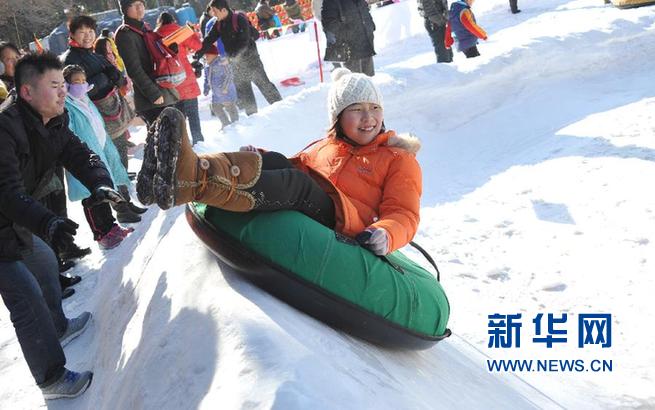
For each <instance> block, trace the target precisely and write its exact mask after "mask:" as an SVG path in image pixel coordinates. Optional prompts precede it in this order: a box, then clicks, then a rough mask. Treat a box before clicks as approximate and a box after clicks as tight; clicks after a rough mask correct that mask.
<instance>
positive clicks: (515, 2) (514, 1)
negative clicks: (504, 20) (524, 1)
mask: <svg viewBox="0 0 655 410" xmlns="http://www.w3.org/2000/svg"><path fill="white" fill-rule="evenodd" d="M509 8H510V9H511V10H512V13H518V11H519V0H509Z"/></svg>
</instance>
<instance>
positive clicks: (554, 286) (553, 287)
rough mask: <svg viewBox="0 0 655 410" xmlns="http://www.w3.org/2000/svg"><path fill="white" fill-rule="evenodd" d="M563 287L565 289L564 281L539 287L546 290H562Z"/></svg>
mask: <svg viewBox="0 0 655 410" xmlns="http://www.w3.org/2000/svg"><path fill="white" fill-rule="evenodd" d="M564 289H566V284H564V283H555V284H552V285H548V286H545V287H543V288H541V290H544V291H546V292H562V291H564Z"/></svg>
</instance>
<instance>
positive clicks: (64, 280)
mask: <svg viewBox="0 0 655 410" xmlns="http://www.w3.org/2000/svg"><path fill="white" fill-rule="evenodd" d="M81 280H82V278H80V277H79V276H76V275H73V276H66V275H59V285H61V290H64V289H66V288H68V287H71V286H73V285H76V284H78V283H80V281H81Z"/></svg>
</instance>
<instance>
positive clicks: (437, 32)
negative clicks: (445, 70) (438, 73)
mask: <svg viewBox="0 0 655 410" xmlns="http://www.w3.org/2000/svg"><path fill="white" fill-rule="evenodd" d="M424 25H425V29H426V30H427V31H428V35H429V36H430V40H432V47H434V52H435V53H436V54H437V63H452V62H453V50H451V49H449V48H446V45H445V44H444V40H445V37H446V27H445V26H438V25H436V24H432V22H431V21H430V20H428V19H425V21H424Z"/></svg>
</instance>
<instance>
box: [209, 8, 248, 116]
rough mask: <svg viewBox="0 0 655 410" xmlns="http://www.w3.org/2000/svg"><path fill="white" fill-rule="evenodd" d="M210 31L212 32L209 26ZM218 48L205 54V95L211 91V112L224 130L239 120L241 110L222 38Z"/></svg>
mask: <svg viewBox="0 0 655 410" xmlns="http://www.w3.org/2000/svg"><path fill="white" fill-rule="evenodd" d="M210 23H212V20H210ZM208 30H211V27H209V24H208ZM216 46H217V47H215V48H213V49H210V50H209V51H207V53H206V54H205V61H206V62H207V65H206V66H205V83H204V87H203V94H204V95H209V91H211V93H212V104H211V111H212V113H213V114H214V115H216V116H217V117H218V118H219V119H220V120H221V123H222V125H223V128H224V127H226V126H228V125H229V124H232V123H233V122H236V121H238V120H239V109H238V108H237V89H236V86H235V85H234V73H233V72H232V67H231V66H230V62H229V60H228V59H227V56H226V54H225V48H224V47H223V41H221V39H220V38H219V39H218V40H217V41H216Z"/></svg>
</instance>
